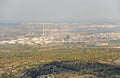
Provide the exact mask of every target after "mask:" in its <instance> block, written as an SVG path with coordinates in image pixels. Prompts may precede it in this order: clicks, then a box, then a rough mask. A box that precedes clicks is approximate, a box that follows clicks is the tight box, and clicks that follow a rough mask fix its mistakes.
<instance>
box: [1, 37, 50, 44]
mask: <svg viewBox="0 0 120 78" xmlns="http://www.w3.org/2000/svg"><path fill="white" fill-rule="evenodd" d="M49 43H52V38H45V37H33V38H28V37H18V39H16V40H6V41H0V44H1V45H4V44H22V45H26V44H27V45H42V44H49Z"/></svg>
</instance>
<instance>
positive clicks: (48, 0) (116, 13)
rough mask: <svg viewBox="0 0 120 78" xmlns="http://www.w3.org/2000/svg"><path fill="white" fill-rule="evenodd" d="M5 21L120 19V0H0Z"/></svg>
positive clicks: (1, 19)
mask: <svg viewBox="0 0 120 78" xmlns="http://www.w3.org/2000/svg"><path fill="white" fill-rule="evenodd" d="M2 21H84V22H85V21H86V22H88V21H90V22H92V21H94V22H99V21H101V22H105V21H120V0H0V22H2Z"/></svg>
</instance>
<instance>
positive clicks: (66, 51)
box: [0, 45, 120, 78]
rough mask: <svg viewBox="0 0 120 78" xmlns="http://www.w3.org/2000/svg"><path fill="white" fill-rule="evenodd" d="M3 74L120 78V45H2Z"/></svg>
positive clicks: (10, 77) (9, 76)
mask: <svg viewBox="0 0 120 78" xmlns="http://www.w3.org/2000/svg"><path fill="white" fill-rule="evenodd" d="M0 76H1V78H48V76H49V78H86V77H87V78H89V77H92V78H119V77H120V49H115V48H81V47H79V46H78V45H59V46H27V45H24V46H23V45H5V46H0Z"/></svg>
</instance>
